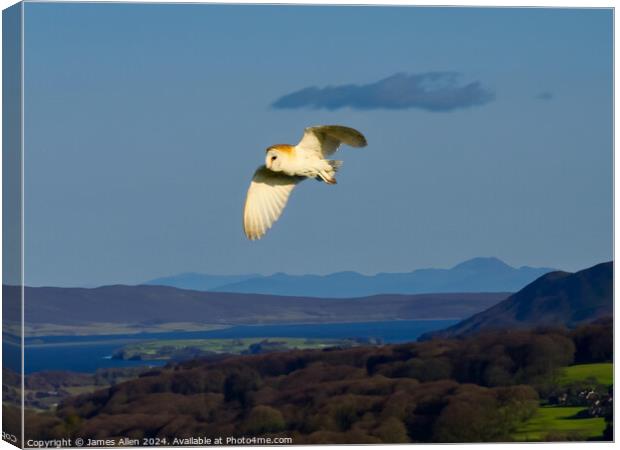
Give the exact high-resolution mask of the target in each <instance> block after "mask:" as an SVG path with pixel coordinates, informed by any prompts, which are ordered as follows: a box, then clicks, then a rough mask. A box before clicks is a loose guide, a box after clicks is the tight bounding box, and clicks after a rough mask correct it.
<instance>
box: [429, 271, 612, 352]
mask: <svg viewBox="0 0 620 450" xmlns="http://www.w3.org/2000/svg"><path fill="white" fill-rule="evenodd" d="M612 314H613V262H606V263H602V264H598V265H596V266H593V267H590V268H589V269H585V270H582V271H579V272H576V273H567V272H552V273H548V274H546V275H544V276H542V277H540V278H539V279H537V280H536V281H534V282H533V283H530V284H529V285H527V286H526V287H525V288H523V289H522V290H520V291H519V292H517V293H515V294H513V295H511V296H510V297H508V298H507V299H506V300H504V301H502V302H500V303H498V304H497V305H495V306H492V307H491V308H489V309H487V310H486V311H483V312H480V313H478V314H475V315H474V316H472V317H470V318H468V319H466V320H464V321H462V322H459V323H457V324H456V325H453V326H451V327H449V328H447V329H445V330H440V331H436V332H432V333H428V334H426V335H424V336H422V337H421V339H422V340H424V339H429V338H433V337H442V338H445V337H456V336H463V335H469V334H472V333H475V332H478V331H482V330H489V329H495V328H528V327H536V326H568V327H574V326H576V325H579V324H583V323H587V322H592V321H594V320H596V319H598V318H601V317H605V316H611V315H612Z"/></svg>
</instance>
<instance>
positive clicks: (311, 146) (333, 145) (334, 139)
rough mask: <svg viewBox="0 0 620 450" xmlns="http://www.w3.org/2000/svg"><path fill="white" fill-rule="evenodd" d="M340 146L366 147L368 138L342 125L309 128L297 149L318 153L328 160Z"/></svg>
mask: <svg viewBox="0 0 620 450" xmlns="http://www.w3.org/2000/svg"><path fill="white" fill-rule="evenodd" d="M340 144H346V145H350V146H351V147H365V146H366V138H365V137H364V135H363V134H362V133H360V132H359V131H357V130H355V129H353V128H349V127H342V126H340V125H322V126H318V127H308V128H306V129H305V130H304V135H303V137H302V138H301V141H299V144H297V146H296V149H297V150H299V151H307V152H312V153H316V154H318V156H320V157H321V158H327V157H328V156H330V155H332V154H333V153H335V152H336V150H338V147H340Z"/></svg>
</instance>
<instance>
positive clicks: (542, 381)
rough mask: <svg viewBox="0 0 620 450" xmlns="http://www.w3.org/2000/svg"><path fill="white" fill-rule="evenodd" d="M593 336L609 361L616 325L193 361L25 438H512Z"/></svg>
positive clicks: (70, 409)
mask: <svg viewBox="0 0 620 450" xmlns="http://www.w3.org/2000/svg"><path fill="white" fill-rule="evenodd" d="M603 328H604V329H603ZM595 336H599V337H603V341H604V345H603V347H605V348H608V349H610V350H609V351H608V352H605V353H604V354H601V355H599V356H598V357H596V358H592V357H590V358H589V362H599V361H608V360H609V359H610V358H611V357H612V351H611V343H612V342H613V336H612V326H611V324H608V325H606V326H604V327H602V326H597V327H593V326H591V325H589V326H586V327H581V328H580V329H577V330H574V331H573V332H567V331H566V330H537V331H530V330H528V331H506V332H503V331H498V332H494V333H486V334H483V335H478V336H472V337H468V338H466V339H453V340H435V341H430V342H423V343H407V344H399V345H384V346H367V347H355V348H350V349H324V350H305V351H301V350H296V351H290V352H284V353H271V354H265V355H257V356H236V357H230V358H227V359H224V360H220V361H206V360H202V361H201V360H194V361H187V362H183V363H180V364H177V365H173V366H168V367H166V368H157V369H153V370H151V371H149V372H144V373H142V374H141V375H140V377H139V378H137V379H134V380H131V381H127V382H123V383H120V384H117V385H115V386H112V387H110V388H106V389H102V390H99V391H97V392H94V393H88V394H83V395H80V396H78V397H73V398H67V399H64V400H63V402H62V403H61V404H60V405H59V406H58V408H57V409H56V410H55V411H51V412H49V413H47V414H41V415H32V414H30V413H29V412H28V416H27V423H28V434H27V436H29V437H31V438H40V436H46V438H47V439H50V438H61V437H73V438H75V437H77V436H79V437H80V438H102V437H114V436H130V437H133V438H138V439H142V438H160V439H174V438H189V437H195V436H201V437H207V438H216V437H218V436H225V437H227V438H232V437H234V438H241V437H243V436H246V437H247V436H254V437H258V436H260V437H278V436H279V437H287V438H292V441H289V442H288V443H292V444H297V445H302V444H321V443H322V444H337V443H355V444H361V443H382V442H383V443H397V442H483V441H496V442H497V441H504V442H506V441H509V440H511V439H512V435H513V433H515V432H517V431H518V430H519V429H522V427H523V426H524V425H525V424H526V423H527V421H528V420H529V419H532V418H534V414H535V413H536V412H537V411H538V407H539V404H540V403H539V399H540V400H541V401H545V402H549V401H550V399H551V396H552V395H556V394H553V393H554V392H555V388H552V389H549V387H550V386H553V383H554V379H556V378H557V377H556V373H557V372H558V371H559V370H562V368H564V367H566V366H567V365H569V364H571V362H572V361H573V355H574V354H575V350H576V349H577V351H580V347H581V346H582V345H583V342H584V338H585V341H589V342H591V341H592V340H593V338H594V337H595ZM596 339H599V338H596ZM586 347H587V346H586ZM591 356H592V355H591ZM558 389H560V390H559V391H558V392H566V390H562V389H563V388H560V387H559V386H558ZM550 393H551V394H550ZM539 397H540V398H539ZM574 406H581V408H580V409H584V408H586V407H587V403H583V402H581V403H580V404H579V405H574ZM598 417H601V416H600V415H598ZM599 422H601V421H600V420H599ZM601 423H602V422H601ZM601 431H602V429H600V430H599V435H600V434H601ZM545 434H546V433H541V435H540V437H539V438H538V439H537V440H544V439H545V438H546V437H545ZM554 437H555V439H556V440H557V439H560V440H565V439H567V438H569V436H558V434H555V435H554ZM596 437H597V438H599V439H601V438H603V436H596ZM608 439H609V438H608ZM229 443H230V442H229ZM174 444H175V442H165V443H163V445H174Z"/></svg>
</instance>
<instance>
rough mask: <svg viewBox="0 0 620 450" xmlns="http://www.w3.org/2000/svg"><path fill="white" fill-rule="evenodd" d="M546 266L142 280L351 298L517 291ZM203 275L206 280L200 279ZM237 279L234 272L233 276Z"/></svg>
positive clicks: (483, 263) (483, 261) (490, 263)
mask: <svg viewBox="0 0 620 450" xmlns="http://www.w3.org/2000/svg"><path fill="white" fill-rule="evenodd" d="M554 270H555V269H552V268H547V267H539V268H536V267H529V266H521V267H519V268H515V267H512V266H510V265H508V264H506V263H505V262H503V261H501V260H500V259H498V258H495V257H477V258H472V259H469V260H467V261H464V262H462V263H460V264H457V265H455V266H453V267H451V268H449V269H435V268H427V269H417V270H414V271H412V272H401V273H386V272H380V273H377V274H375V275H363V274H360V273H358V272H353V271H342V272H336V273H332V274H328V275H289V274H286V273H282V272H278V273H274V274H272V275H258V276H252V275H239V276H238V277H240V278H241V279H239V280H236V281H232V282H229V283H223V284H219V285H218V284H217V283H216V282H215V281H216V280H215V279H216V278H217V276H212V275H200V274H193V275H194V279H192V280H190V281H188V280H187V277H186V278H185V279H184V278H183V277H182V276H183V275H186V274H181V275H178V276H170V277H163V278H158V279H155V280H149V281H146V282H145V283H144V284H146V285H164V286H173V287H178V288H182V289H188V288H189V289H192V288H196V287H199V288H198V289H197V290H205V291H213V292H234V293H247V294H270V295H283V296H309V297H322V298H325V297H329V298H351V297H362V296H369V295H379V294H408V295H410V294H426V293H429V294H430V293H473V292H515V291H518V290H519V289H521V288H522V287H524V286H525V285H527V284H528V283H530V282H531V281H533V280H535V279H536V278H538V277H539V276H541V275H544V274H545V273H548V272H551V271H554ZM201 277H203V278H204V279H202V280H201ZM231 277H235V276H231Z"/></svg>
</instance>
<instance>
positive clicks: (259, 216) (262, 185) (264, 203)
mask: <svg viewBox="0 0 620 450" xmlns="http://www.w3.org/2000/svg"><path fill="white" fill-rule="evenodd" d="M301 180H303V177H291V176H289V175H285V174H283V173H279V172H273V171H271V170H269V169H267V168H266V167H265V166H261V167H259V168H258V169H257V170H256V172H254V178H252V182H251V183H250V187H249V189H248V194H247V196H246V198H245V207H244V208H243V230H244V231H245V235H246V236H247V237H248V239H250V240H256V239H260V238H261V237H263V235H264V234H265V233H266V232H267V230H269V228H271V226H272V225H273V224H274V222H275V221H276V220H278V218H279V217H280V215H281V214H282V211H283V210H284V207H285V206H286V202H287V201H288V198H289V196H290V195H291V192H292V191H293V188H294V187H295V186H296V185H297V183H299V182H300V181H301Z"/></svg>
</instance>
